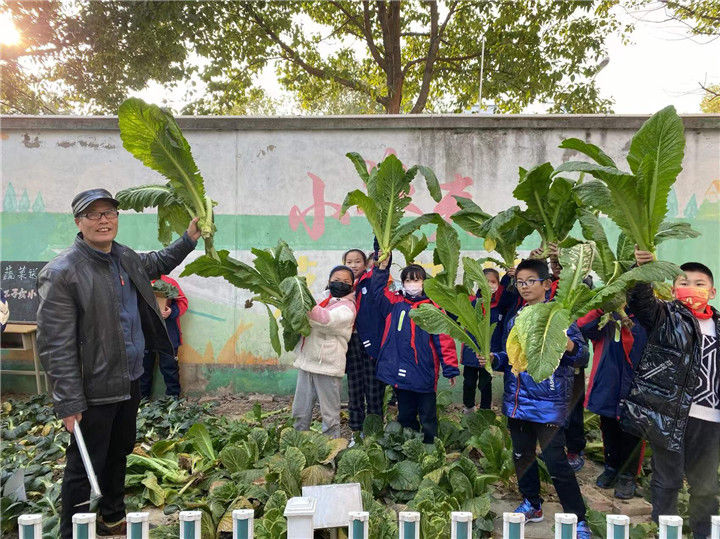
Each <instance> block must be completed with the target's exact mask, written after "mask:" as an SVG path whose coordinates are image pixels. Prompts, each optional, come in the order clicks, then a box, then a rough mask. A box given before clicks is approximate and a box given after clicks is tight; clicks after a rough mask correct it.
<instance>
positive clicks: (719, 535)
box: [20, 515, 720, 539]
mask: <svg viewBox="0 0 720 539" xmlns="http://www.w3.org/2000/svg"><path fill="white" fill-rule="evenodd" d="M711 526H712V530H711V531H710V539H720V515H713V517H712V518H711ZM20 539H23V538H22V537H21V538H20Z"/></svg>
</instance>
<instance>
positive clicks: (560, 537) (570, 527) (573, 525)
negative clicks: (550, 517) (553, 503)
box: [555, 513, 577, 539]
mask: <svg viewBox="0 0 720 539" xmlns="http://www.w3.org/2000/svg"><path fill="white" fill-rule="evenodd" d="M576 536H577V515H575V514H573V513H555V539H575V537H576Z"/></svg>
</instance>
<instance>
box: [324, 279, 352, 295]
mask: <svg viewBox="0 0 720 539" xmlns="http://www.w3.org/2000/svg"><path fill="white" fill-rule="evenodd" d="M328 288H329V289H330V295H331V296H332V297H334V298H342V297H344V296H347V295H348V294H349V293H350V292H352V285H351V284H347V283H343V282H342V281H333V282H331V283H330V284H329V285H328Z"/></svg>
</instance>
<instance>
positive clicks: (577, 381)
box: [530, 243, 592, 473]
mask: <svg viewBox="0 0 720 539" xmlns="http://www.w3.org/2000/svg"><path fill="white" fill-rule="evenodd" d="M543 253H544V249H543V248H542V247H538V248H537V249H534V250H533V251H531V252H530V258H537V259H541V260H545V259H544V258H543ZM547 260H548V262H549V266H550V273H551V278H552V284H551V285H550V291H549V292H548V293H547V294H546V298H547V299H549V300H551V299H552V298H553V297H555V292H556V291H557V286H558V283H559V282H560V273H561V272H562V265H561V264H560V249H559V248H558V245H557V243H549V244H548V245H547ZM583 282H585V284H587V285H588V286H589V287H590V288H592V277H590V276H589V275H588V276H587V277H586V278H585V279H583ZM585 344H586V345H587V341H586V342H585ZM589 361H590V353H589V350H588V348H587V346H586V347H585V355H584V359H582V360H578V361H576V362H575V365H574V367H573V368H574V372H573V383H572V391H571V393H570V403H569V405H568V417H567V420H566V422H565V447H566V449H567V457H568V462H569V463H570V467H571V468H572V469H573V472H575V473H578V472H579V471H580V470H582V468H583V466H585V456H584V451H585V446H586V445H587V439H586V438H585V413H584V412H585V408H584V406H583V403H584V402H585V368H586V367H587V366H588V363H589Z"/></svg>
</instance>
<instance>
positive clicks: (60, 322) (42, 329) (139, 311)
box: [37, 189, 200, 539]
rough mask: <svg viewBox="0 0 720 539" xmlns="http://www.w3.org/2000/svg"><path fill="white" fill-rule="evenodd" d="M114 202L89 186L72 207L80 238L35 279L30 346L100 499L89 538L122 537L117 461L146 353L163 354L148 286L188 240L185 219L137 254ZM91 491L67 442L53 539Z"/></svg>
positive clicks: (121, 474) (165, 343)
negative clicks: (175, 231) (181, 227)
mask: <svg viewBox="0 0 720 539" xmlns="http://www.w3.org/2000/svg"><path fill="white" fill-rule="evenodd" d="M117 208H118V201H117V200H115V199H114V198H113V197H112V195H111V194H110V193H109V192H108V191H106V190H105V189H90V190H88V191H83V192H82V193H80V194H78V195H77V196H76V197H75V198H74V200H73V202H72V211H73V214H74V216H75V224H76V225H77V227H78V229H79V230H80V232H79V233H78V235H77V236H76V238H75V242H74V243H73V245H72V246H71V247H69V248H68V249H66V250H64V251H63V252H62V253H60V254H59V255H58V256H56V257H55V258H54V259H53V260H51V261H50V262H49V263H48V264H47V265H46V266H45V267H44V268H43V269H42V271H41V272H40V274H39V276H38V293H39V295H40V307H39V309H38V317H37V321H38V348H39V352H40V359H41V361H42V363H43V366H44V367H45V371H46V372H47V374H48V375H49V376H50V379H51V380H52V383H53V392H52V398H53V402H54V405H55V412H56V413H57V415H58V416H59V417H61V418H62V420H63V423H64V424H65V428H67V430H68V431H70V432H73V430H74V427H75V422H76V421H77V422H78V423H79V424H80V425H81V428H82V432H83V435H84V439H85V443H86V445H87V448H88V452H89V453H90V459H91V461H92V463H93V467H94V469H95V473H96V474H97V476H98V482H99V484H100V491H101V492H102V498H101V499H100V501H99V506H98V508H99V512H100V515H99V518H98V525H97V530H98V535H120V534H123V535H124V534H125V529H126V524H125V502H124V499H123V498H124V494H125V466H126V457H127V455H128V454H129V453H130V452H131V451H132V449H133V447H134V445H135V434H136V433H135V419H136V416H137V409H138V403H139V401H140V376H141V375H142V373H143V355H144V351H145V349H146V348H147V349H154V350H158V351H167V353H172V345H171V344H170V340H169V338H168V334H167V330H166V329H165V320H163V318H162V316H161V314H160V312H159V311H158V307H157V302H156V300H155V296H154V295H153V292H152V288H151V286H150V281H151V280H152V279H158V278H159V277H160V275H162V274H167V273H170V272H171V271H172V270H173V269H174V268H175V267H176V266H177V265H178V264H180V263H181V262H182V261H183V260H184V259H185V257H186V256H187V255H188V254H190V252H192V251H193V249H194V248H195V245H196V244H197V240H198V238H199V237H200V231H199V229H198V227H197V219H193V220H192V221H191V222H190V224H189V226H188V229H187V231H186V232H185V234H183V236H182V238H180V239H179V240H177V241H176V242H175V243H173V244H172V245H170V246H169V247H166V248H165V249H163V250H161V251H157V252H152V253H136V252H135V251H133V250H132V249H130V248H129V247H126V246H124V245H120V244H119V243H116V242H115V241H114V239H115V236H116V235H117V232H118V210H117ZM89 497H90V485H89V482H88V479H87V476H86V475H85V469H84V467H83V464H82V460H81V457H80V452H79V450H78V446H77V444H76V442H75V438H74V437H73V440H72V442H71V443H70V446H69V447H68V449H67V454H66V465H65V474H64V476H63V483H62V514H61V532H62V537H63V538H67V539H70V538H71V537H72V515H73V514H74V513H82V512H86V511H88V505H87V502H88V500H89Z"/></svg>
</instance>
